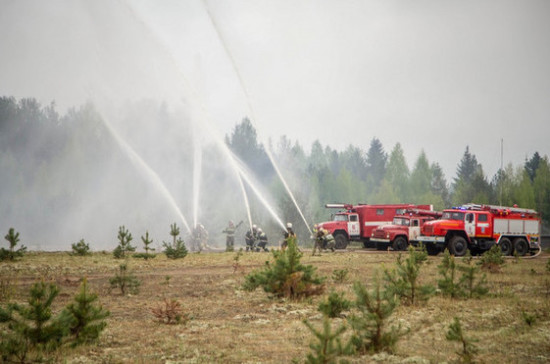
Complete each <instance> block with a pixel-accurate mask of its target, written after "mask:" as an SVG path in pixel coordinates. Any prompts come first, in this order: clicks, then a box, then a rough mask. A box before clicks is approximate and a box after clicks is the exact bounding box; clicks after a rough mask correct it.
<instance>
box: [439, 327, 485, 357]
mask: <svg viewBox="0 0 550 364" xmlns="http://www.w3.org/2000/svg"><path fill="white" fill-rule="evenodd" d="M445 337H446V338H447V340H449V341H458V342H459V343H460V344H462V350H461V351H457V352H456V353H457V354H458V356H459V357H460V361H461V362H462V363H473V361H474V355H475V354H477V352H478V349H477V347H476V345H475V344H474V343H475V342H477V341H478V340H476V339H473V338H468V337H466V336H465V335H464V332H463V330H462V325H461V324H460V321H459V320H458V317H455V318H454V321H453V322H452V323H451V324H450V325H449V331H447V334H446V335H445Z"/></svg>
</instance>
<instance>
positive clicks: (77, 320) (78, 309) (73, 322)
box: [62, 278, 110, 346]
mask: <svg viewBox="0 0 550 364" xmlns="http://www.w3.org/2000/svg"><path fill="white" fill-rule="evenodd" d="M97 299H98V296H97V294H95V293H90V291H89V290H88V280H87V279H86V278H84V279H83V281H82V285H81V286H80V292H79V293H78V294H77V295H76V296H75V297H74V302H73V303H70V304H69V305H67V307H65V310H63V312H62V315H64V317H65V318H66V321H67V322H68V323H69V330H70V335H71V336H72V345H73V346H77V345H80V344H83V343H86V342H91V341H94V340H97V338H98V337H99V334H100V333H101V331H103V329H104V328H105V327H106V326H107V323H106V322H105V321H104V319H105V318H107V317H108V316H109V315H110V313H109V311H107V310H104V309H103V307H101V306H95V305H94V302H95V301H97Z"/></svg>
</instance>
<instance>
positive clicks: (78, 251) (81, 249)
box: [71, 239, 90, 256]
mask: <svg viewBox="0 0 550 364" xmlns="http://www.w3.org/2000/svg"><path fill="white" fill-rule="evenodd" d="M71 248H72V250H73V251H72V255H80V256H85V255H88V254H90V246H89V245H88V244H87V243H86V242H85V241H84V239H80V240H79V241H78V242H77V243H74V244H71Z"/></svg>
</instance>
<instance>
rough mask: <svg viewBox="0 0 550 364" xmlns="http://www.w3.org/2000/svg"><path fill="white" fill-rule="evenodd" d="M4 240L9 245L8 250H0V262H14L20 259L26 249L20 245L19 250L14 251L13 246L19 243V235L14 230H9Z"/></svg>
mask: <svg viewBox="0 0 550 364" xmlns="http://www.w3.org/2000/svg"><path fill="white" fill-rule="evenodd" d="M4 239H6V240H7V241H8V242H9V243H10V248H9V249H4V248H1V249H0V262H1V261H4V260H15V259H17V258H21V257H22V256H23V255H24V254H25V252H26V251H27V247H26V246H24V245H22V246H21V248H19V249H15V246H16V245H17V243H18V242H19V233H16V232H15V230H14V228H10V229H9V231H8V234H6V236H4Z"/></svg>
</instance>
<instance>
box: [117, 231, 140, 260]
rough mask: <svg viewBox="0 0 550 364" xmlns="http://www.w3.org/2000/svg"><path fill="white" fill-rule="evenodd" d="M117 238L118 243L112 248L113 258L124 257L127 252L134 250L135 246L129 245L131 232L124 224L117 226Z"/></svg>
mask: <svg viewBox="0 0 550 364" xmlns="http://www.w3.org/2000/svg"><path fill="white" fill-rule="evenodd" d="M118 240H119V244H118V246H117V247H116V248H115V250H113V255H114V257H115V258H117V259H120V258H126V254H127V253H128V252H133V251H135V250H136V247H135V246H132V245H130V242H131V241H132V234H131V233H130V232H129V231H128V230H127V229H126V228H125V227H124V225H122V226H120V227H119V228H118Z"/></svg>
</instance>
